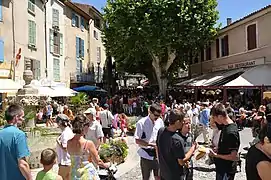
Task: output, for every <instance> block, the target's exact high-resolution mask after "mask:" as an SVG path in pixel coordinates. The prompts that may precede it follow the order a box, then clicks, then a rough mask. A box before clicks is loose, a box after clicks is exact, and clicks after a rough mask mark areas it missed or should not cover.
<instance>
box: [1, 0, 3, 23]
mask: <svg viewBox="0 0 271 180" xmlns="http://www.w3.org/2000/svg"><path fill="white" fill-rule="evenodd" d="M2 6H3V5H2V0H0V21H3V15H2Z"/></svg>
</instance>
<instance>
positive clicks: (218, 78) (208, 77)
mask: <svg viewBox="0 0 271 180" xmlns="http://www.w3.org/2000/svg"><path fill="white" fill-rule="evenodd" d="M244 71H245V70H244V69H235V70H230V71H219V72H212V73H208V74H204V75H202V76H199V77H196V78H192V79H189V80H186V81H183V82H181V83H178V84H176V85H177V86H220V85H224V84H225V83H227V82H229V81H231V80H233V79H235V78H236V77H238V76H239V75H240V74H242V73H243V72H244Z"/></svg>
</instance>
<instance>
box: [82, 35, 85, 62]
mask: <svg viewBox="0 0 271 180" xmlns="http://www.w3.org/2000/svg"><path fill="white" fill-rule="evenodd" d="M84 48H85V44H84V40H83V39H81V57H82V59H83V60H84V59H85V49H84Z"/></svg>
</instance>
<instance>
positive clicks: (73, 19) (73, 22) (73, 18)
mask: <svg viewBox="0 0 271 180" xmlns="http://www.w3.org/2000/svg"><path fill="white" fill-rule="evenodd" d="M75 22H76V20H75V14H74V13H72V26H75Z"/></svg>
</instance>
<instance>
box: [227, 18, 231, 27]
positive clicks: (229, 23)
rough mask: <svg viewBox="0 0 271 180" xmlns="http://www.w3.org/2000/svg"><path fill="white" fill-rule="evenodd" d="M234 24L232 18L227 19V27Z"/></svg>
mask: <svg viewBox="0 0 271 180" xmlns="http://www.w3.org/2000/svg"><path fill="white" fill-rule="evenodd" d="M231 23H232V18H227V26H229V25H231Z"/></svg>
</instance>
